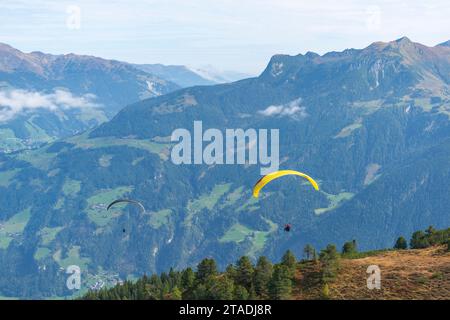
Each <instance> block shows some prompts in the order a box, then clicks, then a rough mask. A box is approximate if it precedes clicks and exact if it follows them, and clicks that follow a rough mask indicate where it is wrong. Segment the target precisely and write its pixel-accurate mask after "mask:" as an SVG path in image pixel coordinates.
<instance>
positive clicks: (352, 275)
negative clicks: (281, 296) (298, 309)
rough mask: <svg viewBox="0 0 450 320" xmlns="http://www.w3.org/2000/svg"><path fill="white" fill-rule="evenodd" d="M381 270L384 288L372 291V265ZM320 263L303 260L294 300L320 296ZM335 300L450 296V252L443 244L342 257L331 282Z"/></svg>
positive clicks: (437, 297) (443, 297) (445, 297)
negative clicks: (370, 286)
mask: <svg viewBox="0 0 450 320" xmlns="http://www.w3.org/2000/svg"><path fill="white" fill-rule="evenodd" d="M373 264H374V265H378V266H379V267H380V269H381V289H380V290H376V289H374V290H369V289H367V286H366V280H367V277H368V276H369V275H368V274H367V273H366V270H367V267H368V266H369V265H373ZM318 271H319V268H318V265H316V264H315V263H314V262H306V263H300V265H299V268H298V271H297V275H296V284H295V289H294V291H293V298H294V299H320V297H321V284H320V281H319V279H320V274H319V272H318ZM329 288H330V298H331V299H389V300H396V299H449V297H450V253H449V252H445V249H444V248H443V247H432V248H427V249H420V250H395V251H394V250H392V251H385V252H380V253H377V254H375V255H373V256H369V257H365V258H359V259H341V267H340V270H339V273H338V275H337V277H336V280H335V281H334V282H333V283H331V284H330V285H329Z"/></svg>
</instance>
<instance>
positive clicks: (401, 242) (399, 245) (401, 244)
mask: <svg viewBox="0 0 450 320" xmlns="http://www.w3.org/2000/svg"><path fill="white" fill-rule="evenodd" d="M394 249H398V250H405V249H408V242H407V241H406V239H405V238H403V237H399V238H398V239H397V241H396V242H395V245H394Z"/></svg>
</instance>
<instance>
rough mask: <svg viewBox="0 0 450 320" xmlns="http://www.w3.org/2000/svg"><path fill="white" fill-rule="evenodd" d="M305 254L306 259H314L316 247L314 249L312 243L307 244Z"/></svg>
mask: <svg viewBox="0 0 450 320" xmlns="http://www.w3.org/2000/svg"><path fill="white" fill-rule="evenodd" d="M303 255H304V257H305V258H306V260H311V259H314V257H315V255H316V249H314V247H313V246H312V245H310V244H307V245H306V246H305V248H304V249H303Z"/></svg>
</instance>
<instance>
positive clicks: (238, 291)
mask: <svg viewBox="0 0 450 320" xmlns="http://www.w3.org/2000/svg"><path fill="white" fill-rule="evenodd" d="M248 297H249V294H248V291H247V289H245V287H243V286H241V285H237V286H235V287H234V299H235V300H248Z"/></svg>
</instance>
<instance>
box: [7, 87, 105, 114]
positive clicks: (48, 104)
mask: <svg viewBox="0 0 450 320" xmlns="http://www.w3.org/2000/svg"><path fill="white" fill-rule="evenodd" d="M95 98H96V97H95V95H93V94H84V95H81V96H76V95H73V94H72V93H71V92H70V91H67V90H61V89H57V90H55V91H53V92H52V93H42V92H36V91H27V90H20V89H14V90H8V91H1V92H0V121H7V120H10V119H12V118H14V117H15V116H16V115H18V114H21V113H24V112H28V111H32V110H36V109H45V110H50V111H56V110H67V109H73V108H94V107H98V106H99V105H98V104H96V103H95V102H94V100H95Z"/></svg>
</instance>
